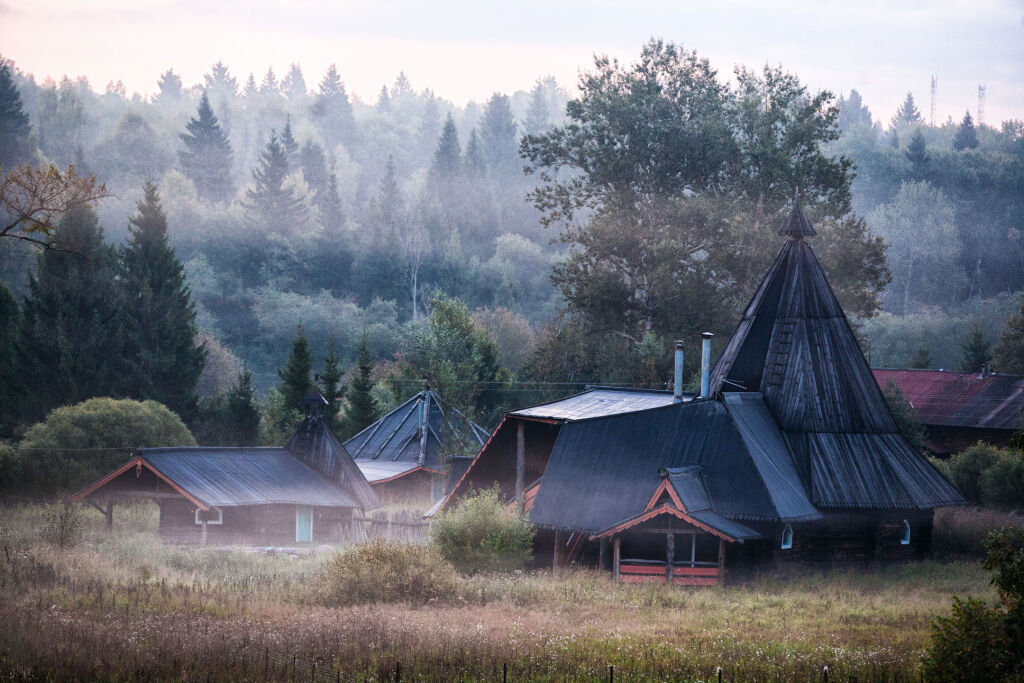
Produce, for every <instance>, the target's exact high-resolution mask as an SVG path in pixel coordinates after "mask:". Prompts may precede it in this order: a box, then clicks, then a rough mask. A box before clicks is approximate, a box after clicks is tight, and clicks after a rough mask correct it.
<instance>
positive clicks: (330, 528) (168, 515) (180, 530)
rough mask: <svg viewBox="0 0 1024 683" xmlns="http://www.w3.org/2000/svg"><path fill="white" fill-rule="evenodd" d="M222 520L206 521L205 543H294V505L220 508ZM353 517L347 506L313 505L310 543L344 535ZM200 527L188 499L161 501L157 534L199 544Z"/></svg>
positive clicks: (178, 541) (167, 538)
mask: <svg viewBox="0 0 1024 683" xmlns="http://www.w3.org/2000/svg"><path fill="white" fill-rule="evenodd" d="M222 512H223V522H224V523H223V524H207V525H206V543H207V545H295V506H294V505H252V506H243V507H229V508H224V509H223V511H222ZM351 517H352V510H350V509H348V508H324V507H316V508H313V543H323V542H329V541H331V540H336V539H340V538H342V537H343V536H344V529H345V528H346V527H347V526H348V524H349V522H350V520H351ZM201 533H202V528H201V526H200V525H198V524H196V523H195V506H194V505H193V504H192V503H190V502H189V501H187V500H184V499H181V500H162V501H160V537H161V538H162V539H164V540H165V541H169V542H172V543H188V544H198V543H199V542H200V538H201Z"/></svg>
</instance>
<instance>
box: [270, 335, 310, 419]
mask: <svg viewBox="0 0 1024 683" xmlns="http://www.w3.org/2000/svg"><path fill="white" fill-rule="evenodd" d="M312 372H313V355H312V354H311V353H310V352H309V342H308V341H307V340H306V335H305V334H304V333H303V332H302V325H299V331H298V334H296V335H295V339H294V340H293V341H292V350H291V353H289V354H288V360H287V362H286V363H285V366H284V368H283V369H281V370H278V371H277V376H278V377H279V378H280V379H281V382H280V384H278V387H277V388H278V391H280V392H281V396H282V397H283V398H284V407H285V409H286V410H299V409H301V408H302V400H303V399H304V398H306V395H307V394H308V393H309V392H310V391H311V390H312V389H313V382H312V380H311V375H312Z"/></svg>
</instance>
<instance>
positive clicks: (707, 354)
mask: <svg viewBox="0 0 1024 683" xmlns="http://www.w3.org/2000/svg"><path fill="white" fill-rule="evenodd" d="M700 336H701V337H703V338H704V341H703V343H702V345H701V350H700V397H701V398H708V396H710V395H711V338H712V337H714V336H715V335H713V334H711V333H710V332H702V333H701V335H700Z"/></svg>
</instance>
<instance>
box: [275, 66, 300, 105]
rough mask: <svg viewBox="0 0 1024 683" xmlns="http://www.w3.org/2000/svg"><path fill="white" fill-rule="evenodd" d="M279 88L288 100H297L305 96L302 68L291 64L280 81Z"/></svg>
mask: <svg viewBox="0 0 1024 683" xmlns="http://www.w3.org/2000/svg"><path fill="white" fill-rule="evenodd" d="M281 90H283V91H284V94H285V97H287V98H288V99H289V100H293V101H294V100H299V99H301V98H303V97H305V96H306V79H305V78H303V76H302V68H301V67H299V65H298V64H292V65H291V66H290V67H289V68H288V73H287V74H286V75H285V77H284V80H282V81H281Z"/></svg>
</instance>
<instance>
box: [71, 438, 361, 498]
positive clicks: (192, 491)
mask: <svg viewBox="0 0 1024 683" xmlns="http://www.w3.org/2000/svg"><path fill="white" fill-rule="evenodd" d="M137 460H138V461H139V462H140V464H141V465H143V466H147V467H148V468H150V469H152V470H153V471H155V472H157V473H158V474H160V475H162V476H163V477H164V478H166V479H167V480H169V481H170V482H172V483H173V484H174V485H176V487H178V488H180V489H181V490H182V491H184V492H186V493H188V494H189V495H188V497H190V498H193V499H195V500H196V501H198V502H201V503H203V504H204V505H206V506H208V507H237V506H240V505H268V504H294V505H314V506H325V507H359V503H358V502H357V501H356V500H355V499H354V498H353V497H352V496H351V495H349V494H348V493H347V492H346V491H344V490H342V489H341V488H339V487H338V486H335V485H334V484H332V483H331V482H329V481H327V480H326V479H324V478H323V477H322V476H320V475H319V474H318V473H316V472H314V471H313V470H312V469H311V468H310V467H309V466H307V465H305V464H303V463H302V462H300V461H299V460H298V459H296V458H294V457H292V455H291V454H289V453H288V452H287V451H286V450H285V449H283V448H202V447H187V448H143V449H141V450H139V451H138V452H137ZM86 495H87V494H86Z"/></svg>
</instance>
